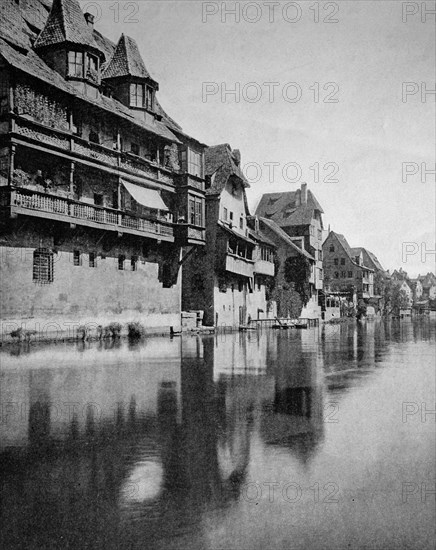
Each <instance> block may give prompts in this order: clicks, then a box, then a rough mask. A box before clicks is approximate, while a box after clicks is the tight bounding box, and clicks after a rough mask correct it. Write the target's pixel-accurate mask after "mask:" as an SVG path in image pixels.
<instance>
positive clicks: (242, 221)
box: [239, 216, 244, 229]
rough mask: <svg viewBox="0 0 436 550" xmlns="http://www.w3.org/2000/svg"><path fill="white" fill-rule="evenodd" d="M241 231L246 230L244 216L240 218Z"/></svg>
mask: <svg viewBox="0 0 436 550" xmlns="http://www.w3.org/2000/svg"><path fill="white" fill-rule="evenodd" d="M239 229H244V218H243V217H242V216H241V217H240V218H239Z"/></svg>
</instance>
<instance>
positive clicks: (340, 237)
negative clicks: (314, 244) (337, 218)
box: [329, 231, 374, 271]
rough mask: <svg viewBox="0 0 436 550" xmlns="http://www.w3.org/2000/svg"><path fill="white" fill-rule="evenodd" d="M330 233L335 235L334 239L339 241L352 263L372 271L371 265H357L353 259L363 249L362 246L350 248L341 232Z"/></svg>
mask: <svg viewBox="0 0 436 550" xmlns="http://www.w3.org/2000/svg"><path fill="white" fill-rule="evenodd" d="M330 235H335V236H336V239H337V240H338V241H339V243H340V244H341V246H342V248H343V249H344V250H345V253H346V254H347V256H348V258H349V259H350V260H351V261H352V262H353V264H355V265H356V266H357V267H362V268H363V269H367V270H369V271H374V269H373V268H372V267H368V266H366V265H359V264H357V263H356V261H355V259H356V256H359V255H360V251H361V250H363V249H362V248H351V246H350V245H349V244H348V241H347V239H346V238H345V237H344V235H342V234H341V233H335V232H334V231H330V233H329V236H330Z"/></svg>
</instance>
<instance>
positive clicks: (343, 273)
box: [341, 271, 347, 279]
mask: <svg viewBox="0 0 436 550" xmlns="http://www.w3.org/2000/svg"><path fill="white" fill-rule="evenodd" d="M346 276H347V274H346V272H345V271H341V279H345V278H346Z"/></svg>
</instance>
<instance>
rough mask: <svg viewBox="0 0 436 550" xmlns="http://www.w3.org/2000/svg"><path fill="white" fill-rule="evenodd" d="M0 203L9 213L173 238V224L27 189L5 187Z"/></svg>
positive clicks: (167, 239) (155, 236)
mask: <svg viewBox="0 0 436 550" xmlns="http://www.w3.org/2000/svg"><path fill="white" fill-rule="evenodd" d="M1 205H2V207H3V208H6V209H8V210H9V213H10V215H11V216H12V217H15V216H17V215H25V216H34V217H39V218H45V219H51V220H56V221H60V222H67V223H71V224H78V225H84V226H87V227H93V228H97V229H104V230H110V231H117V232H119V233H129V234H134V235H139V236H143V237H148V238H152V239H159V240H164V241H169V242H173V241H174V232H173V224H172V223H170V222H165V221H162V220H150V219H145V218H140V217H137V216H131V215H128V214H126V213H125V212H123V211H120V210H115V209H113V208H107V207H103V206H96V205H93V204H88V203H84V202H81V201H76V200H74V199H70V198H65V197H59V196H56V195H52V194H49V193H42V192H40V191H34V190H31V189H24V188H22V189H20V188H12V189H11V188H10V187H5V188H3V189H2V190H1Z"/></svg>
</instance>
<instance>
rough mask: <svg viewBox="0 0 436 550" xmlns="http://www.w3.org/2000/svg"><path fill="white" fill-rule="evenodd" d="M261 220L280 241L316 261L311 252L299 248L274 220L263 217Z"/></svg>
mask: <svg viewBox="0 0 436 550" xmlns="http://www.w3.org/2000/svg"><path fill="white" fill-rule="evenodd" d="M259 220H260V222H261V223H264V224H265V225H266V226H267V227H268V228H269V229H271V231H273V232H274V233H275V234H276V235H277V237H279V239H280V240H282V241H283V242H285V243H286V244H287V245H288V246H290V247H291V248H293V249H294V250H295V251H297V252H299V253H300V254H302V255H303V256H305V257H306V258H308V259H309V260H312V261H315V258H314V257H313V256H311V255H310V254H309V252H307V251H306V250H304V249H303V248H300V247H299V246H297V245H296V244H295V243H294V241H293V240H292V239H291V237H290V236H289V235H288V234H287V233H285V231H283V229H282V228H281V227H280V226H279V225H277V224H276V222H275V221H274V220H270V219H268V218H262V217H261V218H259Z"/></svg>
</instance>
